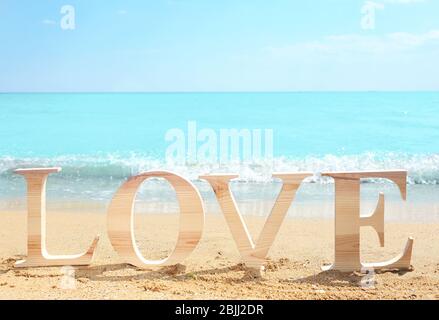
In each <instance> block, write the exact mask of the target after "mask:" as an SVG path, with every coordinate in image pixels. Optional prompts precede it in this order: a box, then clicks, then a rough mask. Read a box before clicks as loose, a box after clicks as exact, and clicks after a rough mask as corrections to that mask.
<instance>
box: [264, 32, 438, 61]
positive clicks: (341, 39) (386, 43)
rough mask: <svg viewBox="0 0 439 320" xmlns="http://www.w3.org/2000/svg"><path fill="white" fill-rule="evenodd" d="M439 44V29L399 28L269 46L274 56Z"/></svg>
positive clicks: (395, 49)
mask: <svg viewBox="0 0 439 320" xmlns="http://www.w3.org/2000/svg"><path fill="white" fill-rule="evenodd" d="M434 43H437V44H439V30H431V31H428V32H426V33H420V34H416V33H408V32H395V33H389V34H385V35H380V36H378V35H361V34H341V35H330V36H327V37H325V38H324V39H322V40H319V41H311V42H302V43H297V44H292V45H287V46H283V47H269V48H266V51H268V52H270V53H271V54H272V55H274V56H278V57H280V56H289V55H298V54H322V53H323V54H331V53H334V54H339V53H364V54H381V53H395V52H404V51H409V50H413V49H416V48H420V47H422V46H424V45H428V44H434Z"/></svg>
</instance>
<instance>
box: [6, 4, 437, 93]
mask: <svg viewBox="0 0 439 320" xmlns="http://www.w3.org/2000/svg"><path fill="white" fill-rule="evenodd" d="M66 5H69V6H70V7H68V8H70V9H71V8H73V10H74V19H73V18H72V10H68V11H62V8H63V7H64V9H65V6H66ZM66 21H67V22H68V23H67V27H66ZM72 21H74V24H73V23H72ZM438 75H439V1H437V0H374V1H364V0H308V1H299V0H297V1H295V0H270V1H267V0H218V1H210V0H138V1H136V0H125V1H122V0H113V1H110V0H76V1H75V0H62V1H58V0H50V1H49V0H45V1H43V0H38V1H35V0H27V1H25V0H0V92H181V91H183V92H194V91H207V92H210V91H377V90H379V91H424V90H439V79H438Z"/></svg>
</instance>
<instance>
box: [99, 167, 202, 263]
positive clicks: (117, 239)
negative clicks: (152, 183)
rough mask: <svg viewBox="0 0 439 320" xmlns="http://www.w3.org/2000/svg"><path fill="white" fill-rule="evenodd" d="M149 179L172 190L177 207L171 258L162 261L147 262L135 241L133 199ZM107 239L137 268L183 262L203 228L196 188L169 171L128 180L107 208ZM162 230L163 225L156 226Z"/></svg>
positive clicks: (152, 172) (200, 205) (197, 241)
mask: <svg viewBox="0 0 439 320" xmlns="http://www.w3.org/2000/svg"><path fill="white" fill-rule="evenodd" d="M148 178H164V179H166V180H167V181H168V182H169V183H170V184H171V185H172V186H173V188H174V189H175V192H176V194H177V199H178V202H179V205H180V226H179V235H178V239H177V244H176V246H175V248H174V251H173V252H172V253H171V255H170V256H169V257H168V258H166V259H162V260H146V259H145V258H144V257H143V256H142V254H141V252H140V251H139V249H138V247H137V245H136V241H135V238H134V200H135V197H136V193H137V190H138V188H139V187H140V185H141V184H142V183H143V182H144V181H145V180H146V179H148ZM107 219H108V220H107V226H108V236H109V238H110V242H111V244H112V246H113V248H114V250H116V251H117V253H118V254H119V255H120V256H121V257H122V258H123V259H124V260H125V261H126V262H127V263H130V264H132V265H135V266H137V267H139V268H150V267H153V266H165V265H173V264H177V263H180V262H182V261H183V260H184V259H185V258H186V257H187V256H189V255H190V254H191V253H192V251H193V250H194V249H195V247H196V246H197V244H198V243H199V241H200V239H201V236H202V233H203V226H204V207H203V203H202V201H201V196H200V194H199V192H198V190H197V189H196V188H195V186H194V185H193V184H192V183H191V182H190V181H188V180H186V179H184V178H183V177H181V176H179V175H177V174H174V173H172V172H168V171H151V172H146V173H142V174H140V175H137V176H135V177H131V178H129V179H128V181H126V182H125V183H124V184H123V185H122V186H121V187H120V188H119V190H118V191H117V193H116V194H115V196H114V197H113V200H112V201H111V204H110V207H109V209H108V217H107ZM157 227H158V228H160V227H165V226H157Z"/></svg>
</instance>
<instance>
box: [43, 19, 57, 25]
mask: <svg viewBox="0 0 439 320" xmlns="http://www.w3.org/2000/svg"><path fill="white" fill-rule="evenodd" d="M41 23H42V24H45V25H54V24H56V21H55V20H51V19H44V20H43V21H41Z"/></svg>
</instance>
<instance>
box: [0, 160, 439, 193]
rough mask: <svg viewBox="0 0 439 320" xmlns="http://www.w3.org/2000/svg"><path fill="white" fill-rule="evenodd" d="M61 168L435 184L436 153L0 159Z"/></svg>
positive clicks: (121, 174)
mask: <svg viewBox="0 0 439 320" xmlns="http://www.w3.org/2000/svg"><path fill="white" fill-rule="evenodd" d="M53 166H57V167H62V173H61V177H73V178H82V179H97V178H104V179H105V178H109V179H122V178H126V177H129V176H132V175H135V174H138V173H141V172H145V171H149V170H169V171H173V172H176V173H178V174H181V175H183V176H185V177H187V178H189V179H191V180H197V178H198V176H199V175H202V174H208V173H237V174H239V180H240V181H256V182H267V181H271V180H272V178H271V174H272V173H273V172H288V171H291V172H294V171H310V172H313V173H314V176H313V177H312V178H310V179H308V181H309V182H314V183H332V179H328V178H325V177H321V175H320V172H324V171H354V170H371V171H373V170H392V169H403V170H407V171H408V184H435V185H436V184H439V154H422V155H421V154H415V155H413V154H402V153H385V154H377V153H363V154H360V155H344V156H339V155H325V156H308V157H303V158H292V157H289V158H288V157H278V158H274V159H270V160H260V161H255V162H252V163H240V162H229V163H225V164H212V163H210V164H209V163H191V164H185V165H182V164H176V163H171V162H166V161H163V160H160V159H157V158H152V157H149V156H144V155H139V154H131V155H129V156H122V155H118V154H111V155H108V154H107V155H96V156H89V155H65V156H56V157H48V158H44V157H23V158H16V157H11V156H3V157H0V176H1V177H3V178H8V177H11V176H13V170H14V169H17V168H32V167H53Z"/></svg>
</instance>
